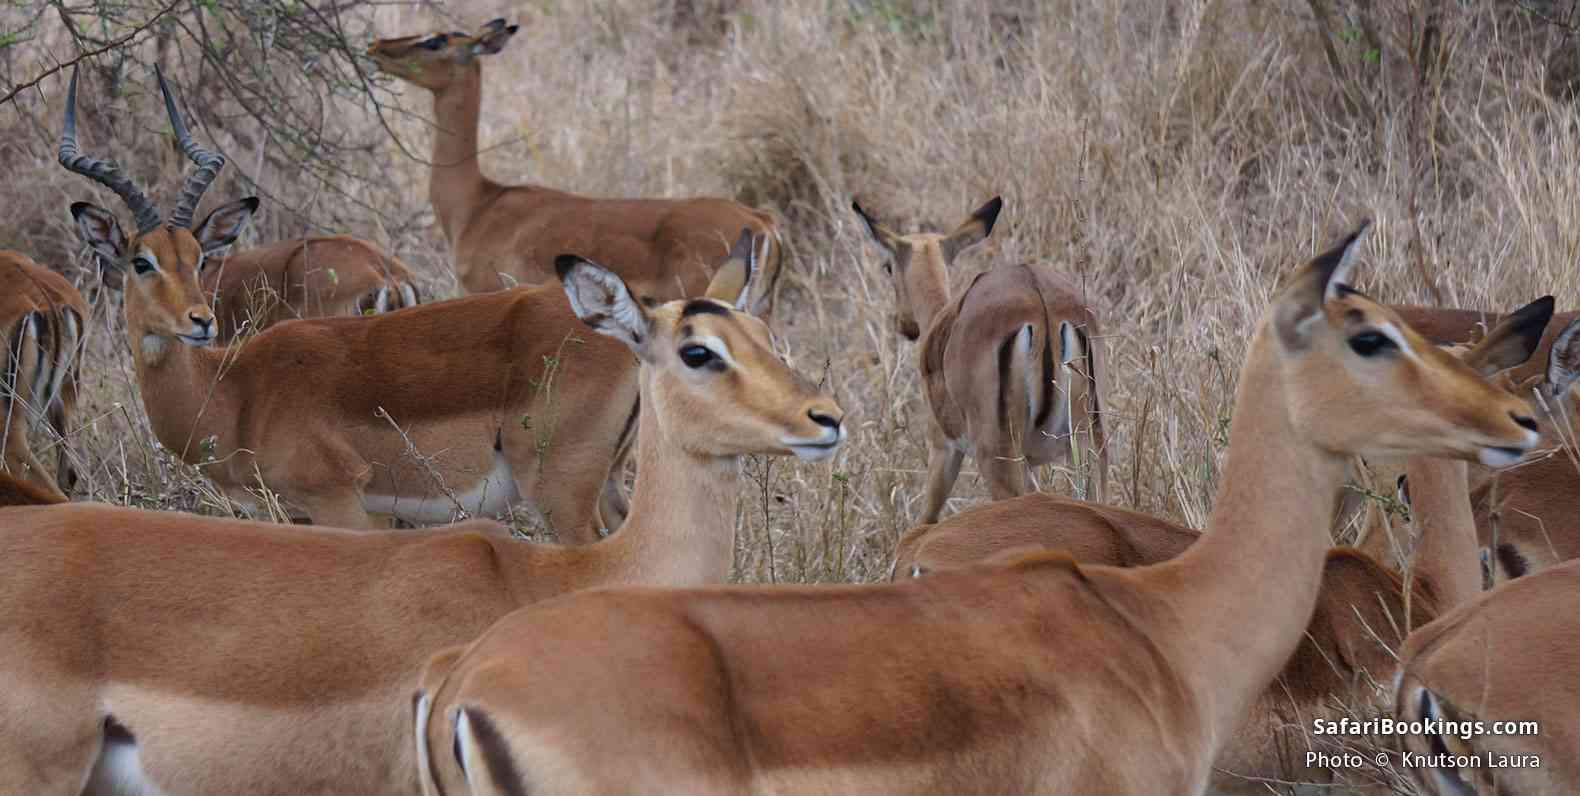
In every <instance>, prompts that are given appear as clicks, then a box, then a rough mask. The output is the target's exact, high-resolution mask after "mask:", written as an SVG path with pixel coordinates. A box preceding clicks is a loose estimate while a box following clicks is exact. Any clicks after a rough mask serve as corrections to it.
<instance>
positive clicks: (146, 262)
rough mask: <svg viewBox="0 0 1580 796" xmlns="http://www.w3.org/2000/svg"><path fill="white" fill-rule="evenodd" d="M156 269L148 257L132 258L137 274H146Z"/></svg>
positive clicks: (133, 268) (133, 267)
mask: <svg viewBox="0 0 1580 796" xmlns="http://www.w3.org/2000/svg"><path fill="white" fill-rule="evenodd" d="M154 268H155V266H154V261H153V260H150V259H148V258H147V257H134V258H132V270H133V271H135V272H137V274H139V275H141V274H146V273H148V272H149V271H152V270H154Z"/></svg>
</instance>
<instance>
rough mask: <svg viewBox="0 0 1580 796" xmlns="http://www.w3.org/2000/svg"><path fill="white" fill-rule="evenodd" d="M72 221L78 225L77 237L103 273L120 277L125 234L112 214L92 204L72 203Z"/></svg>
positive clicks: (124, 254) (124, 250)
mask: <svg viewBox="0 0 1580 796" xmlns="http://www.w3.org/2000/svg"><path fill="white" fill-rule="evenodd" d="M71 217H72V220H74V221H76V222H77V236H78V237H80V238H82V241H83V242H84V243H86V244H88V248H90V249H92V250H93V254H94V256H95V257H97V258H98V259H99V265H100V266H101V267H102V268H103V269H104V273H105V274H109V273H111V272H112V271H113V272H115V273H116V274H117V275H119V272H120V270H121V269H122V268H123V267H124V263H123V262H122V259H123V258H124V257H125V256H126V244H127V240H126V233H124V232H122V231H121V222H120V221H117V220H116V218H115V214H114V213H111V212H110V211H108V210H105V209H104V208H102V207H99V206H98V205H96V204H93V203H91V202H73V203H72V205H71Z"/></svg>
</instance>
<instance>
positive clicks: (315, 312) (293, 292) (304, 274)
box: [106, 198, 419, 343]
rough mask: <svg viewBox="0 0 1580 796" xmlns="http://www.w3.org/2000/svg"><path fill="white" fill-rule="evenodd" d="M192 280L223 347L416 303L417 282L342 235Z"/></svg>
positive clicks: (234, 261) (260, 253)
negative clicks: (291, 326)
mask: <svg viewBox="0 0 1580 796" xmlns="http://www.w3.org/2000/svg"><path fill="white" fill-rule="evenodd" d="M240 201H242V202H251V203H253V205H254V207H256V203H257V200H256V199H252V198H247V199H242V200H240ZM215 212H216V213H229V212H235V209H233V208H232V209H228V208H220V209H219V210H216V211H215ZM246 213H247V215H251V213H252V210H251V209H249V210H247V211H246ZM106 273H115V272H113V271H110V272H106ZM198 278H199V281H200V283H201V284H202V285H203V294H204V296H205V297H206V298H207V299H208V303H209V306H211V307H213V308H214V313H215V315H217V316H218V317H219V338H218V340H219V342H221V343H227V342H230V341H231V340H232V339H233V338H235V337H236V336H238V335H241V334H244V333H251V332H259V331H262V330H264V329H267V328H269V327H270V326H273V325H274V324H276V323H279V322H280V321H285V320H291V319H295V318H326V317H334V316H337V315H375V314H379V313H384V312H391V311H393V310H398V309H401V308H402V307H415V306H417V304H418V303H419V299H418V295H417V282H416V278H415V277H413V276H412V273H411V269H409V268H407V267H406V264H405V263H403V262H401V261H400V259H399V258H397V257H394V256H393V255H390V254H387V253H386V252H385V251H384V250H383V249H380V248H379V247H377V246H375V245H373V244H371V243H369V242H367V241H365V240H360V239H358V238H353V237H350V236H347V235H318V236H313V237H308V238H298V239H296V240H288V241H281V242H279V243H271V244H269V245H266V246H257V247H254V248H251V249H245V250H243V251H239V252H234V253H231V254H228V255H226V256H225V257H223V258H221V257H215V258H214V259H213V260H212V261H209V262H205V263H204V264H203V270H202V273H201V274H199V276H198Z"/></svg>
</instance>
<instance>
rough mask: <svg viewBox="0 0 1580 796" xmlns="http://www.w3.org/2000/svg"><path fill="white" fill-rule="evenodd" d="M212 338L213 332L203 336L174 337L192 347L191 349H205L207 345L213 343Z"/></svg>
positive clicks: (179, 335)
mask: <svg viewBox="0 0 1580 796" xmlns="http://www.w3.org/2000/svg"><path fill="white" fill-rule="evenodd" d="M214 336H215V335H214V333H213V332H209V333H208V334H204V335H195V334H178V335H176V339H178V340H180V341H181V342H183V343H186V344H187V345H189V346H192V347H193V348H205V347H207V346H208V344H209V343H212V342H214Z"/></svg>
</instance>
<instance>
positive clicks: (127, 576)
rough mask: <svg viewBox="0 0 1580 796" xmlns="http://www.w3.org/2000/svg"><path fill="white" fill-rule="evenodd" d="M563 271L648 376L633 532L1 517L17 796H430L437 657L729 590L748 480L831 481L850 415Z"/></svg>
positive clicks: (713, 309)
mask: <svg viewBox="0 0 1580 796" xmlns="http://www.w3.org/2000/svg"><path fill="white" fill-rule="evenodd" d="M561 267H562V272H563V273H564V283H565V284H564V288H563V290H564V292H565V293H566V294H569V296H570V303H571V305H572V306H574V307H575V308H576V313H577V315H578V316H579V317H580V318H581V319H582V321H584V322H585V323H586V324H587V325H588V326H590V327H592V330H593V331H591V332H589V334H590V335H593V336H597V337H599V338H600V339H606V338H605V336H607V337H609V338H613V340H612V341H611V342H612V343H613V344H614V345H620V346H621V348H622V350H625V351H626V352H627V353H628V354H629V353H633V352H634V354H635V356H636V358H637V359H638V360H640V362H641V376H640V381H641V407H642V408H641V411H642V419H641V423H640V424H639V430H638V432H637V433H638V440H637V446H636V457H637V460H638V465H639V467H638V470H637V473H638V475H637V481H636V490H635V492H634V494H633V496H632V500H631V514H630V517H629V519H627V520H626V522H625V524H624V525H623V526H622V527H621V528H620V530H619V531H618V532H616V533H615V534H614V535H613V536H611V537H609V538H608V539H605V540H603V541H600V542H598V543H596V544H591V545H584V546H578V547H559V546H553V545H542V544H533V543H529V542H525V541H521V540H518V539H514V538H511V536H510V534H509V533H508V532H507V531H506V530H505V529H503V528H501V527H499V526H497V525H495V524H494V523H492V522H488V521H481V520H479V521H473V522H472V523H471V524H469V525H462V526H454V527H452V528H450V529H447V530H446V532H444V533H433V532H426V531H396V532H384V533H366V534H356V533H348V532H341V531H335V530H332V529H323V528H298V527H292V526H281V525H269V524H262V523H252V522H243V521H237V520H220V519H212V518H207V517H199V516H196V515H190V514H180V513H175V512H164V511H157V512H156V511H139V510H135V509H124V508H112V507H108V506H102V505H91V504H86V503H77V504H72V505H69V506H54V507H47V508H8V509H3V510H0V562H4V576H3V577H0V617H7V618H8V619H7V621H3V622H0V673H3V678H4V683H5V687H4V688H0V792H4V793H7V794H13V793H14V794H29V796H76V794H78V793H79V792H82V791H83V787H84V783H85V782H86V783H87V789H86V792H87V793H92V794H107V793H111V792H114V793H128V792H129V793H132V794H139V795H140V796H146V794H156V793H157V794H200V793H201V794H248V795H249V796H296V795H297V794H304V793H312V794H336V796H356V795H357V794H366V795H367V796H384V795H385V794H399V793H411V794H415V793H417V792H418V790H419V788H418V784H417V779H416V772H417V765H416V760H415V758H414V757H413V752H414V750H413V745H412V741H411V739H412V732H413V730H412V713H411V706H412V702H411V695H412V687H413V684H414V683H415V682H416V681H417V676H418V674H419V672H420V671H421V669H422V667H423V664H424V661H426V659H427V658H428V656H429V655H430V654H431V653H433V652H435V651H437V650H439V649H441V648H445V647H449V646H451V645H455V644H461V643H465V642H466V641H469V640H471V639H472V638H475V637H476V636H477V634H478V633H480V632H482V631H483V630H484V629H485V628H487V627H488V625H489V623H491V622H493V621H494V620H495V619H498V618H499V617H500V616H503V615H504V614H505V613H507V612H508V611H510V610H513V609H514V608H516V607H518V606H520V605H523V604H525V603H529V602H533V601H536V600H542V599H546V598H549V597H552V596H555V595H558V594H564V593H566V592H569V591H572V590H576V589H587V588H592V587H595V586H603V585H609V584H628V583H647V584H659V585H686V584H702V583H721V582H723V581H724V579H725V577H726V576H727V575H728V572H729V568H730V564H731V561H732V558H733V553H734V539H733V537H734V529H735V522H736V505H735V504H736V498H737V496H738V495H739V493H740V488H741V484H740V483H739V475H740V459H741V457H742V456H743V455H747V454H768V455H790V454H794V455H796V456H799V457H802V458H805V459H813V460H815V459H822V458H826V457H829V456H831V455H833V453H834V452H835V450H836V448H837V447H838V445H839V444H840V442H841V441H842V440H843V439H844V436H845V432H844V429H843V427H842V424H841V420H842V417H843V413H842V412H841V410H840V408H839V406H838V405H837V404H835V403H834V402H833V401H832V400H831V399H830V398H828V397H827V396H825V395H823V394H822V393H821V392H820V391H818V389H817V388H816V387H815V386H814V385H813V384H811V383H810V382H809V381H807V380H806V379H805V378H803V377H802V376H801V375H800V374H798V373H796V372H795V371H793V370H791V369H790V368H789V367H788V366H786V365H785V364H784V362H783V361H781V360H780V358H779V356H778V354H777V353H776V352H775V350H774V348H773V345H772V343H771V340H770V339H769V335H768V329H767V327H766V326H765V325H764V324H763V323H762V321H760V320H758V319H757V318H755V317H752V316H751V315H748V314H746V313H744V312H741V311H739V306H740V305H737V306H736V307H731V306H729V305H725V304H722V303H719V302H717V301H714V300H711V299H692V300H690V301H676V302H671V303H669V304H665V305H662V306H659V307H655V308H652V309H649V308H647V307H645V306H644V305H643V304H642V302H640V301H638V300H636V299H635V298H634V297H633V296H632V295H631V293H630V291H629V290H628V288H627V287H626V285H625V284H624V283H623V282H622V281H621V280H620V278H619V277H618V276H615V275H614V274H612V273H610V272H609V271H607V270H605V269H603V268H601V267H599V266H597V265H594V264H591V263H588V262H586V261H584V260H581V259H580V258H575V257H565V258H562V259H561ZM745 281H746V283H748V284H749V282H750V281H751V280H750V279H749V278H748V279H746V280H745ZM742 295H743V298H744V295H745V293H744V292H743V294H742ZM401 314H405V313H395V314H394V315H392V316H389V317H394V316H395V315H401ZM287 325H289V324H287ZM622 344H623V345H622ZM0 484H3V482H0ZM5 500H7V498H6V497H5V496H4V495H3V494H0V502H3V501H5ZM607 629H608V630H610V631H611V632H624V629H620V628H614V627H610V628H607ZM581 684H587V685H591V684H592V683H591V681H589V680H586V679H585V678H583V677H582V676H580V675H572V676H571V677H569V678H567V679H566V680H564V681H563V682H561V683H560V684H559V686H561V687H564V688H567V689H574V688H579V687H581Z"/></svg>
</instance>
